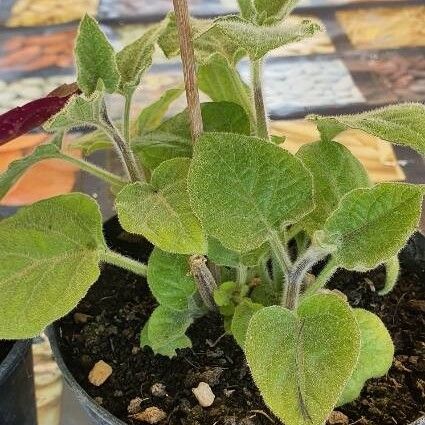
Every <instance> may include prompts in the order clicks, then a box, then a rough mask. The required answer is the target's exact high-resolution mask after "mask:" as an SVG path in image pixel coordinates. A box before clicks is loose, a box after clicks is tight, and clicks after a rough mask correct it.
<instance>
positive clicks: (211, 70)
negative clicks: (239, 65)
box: [198, 53, 253, 117]
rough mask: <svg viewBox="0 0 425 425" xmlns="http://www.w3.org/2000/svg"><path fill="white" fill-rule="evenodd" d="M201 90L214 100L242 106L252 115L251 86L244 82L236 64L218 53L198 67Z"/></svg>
mask: <svg viewBox="0 0 425 425" xmlns="http://www.w3.org/2000/svg"><path fill="white" fill-rule="evenodd" d="M198 84H199V88H200V90H202V91H203V92H204V93H205V94H206V95H208V96H209V97H210V98H211V100H213V101H214V102H222V101H226V102H233V103H236V104H237V105H240V106H242V108H243V109H244V110H245V112H246V114H247V115H248V116H249V117H252V115H253V111H252V100H251V93H250V89H249V87H248V86H247V85H246V84H245V83H244V82H243V80H242V78H241V76H240V74H239V72H238V71H237V70H236V68H235V66H234V65H232V64H230V63H229V62H228V60H227V59H226V58H225V57H224V56H223V55H221V54H220V53H216V54H214V55H212V56H211V57H210V58H209V60H208V61H207V62H205V63H204V64H202V65H200V66H199V68H198Z"/></svg>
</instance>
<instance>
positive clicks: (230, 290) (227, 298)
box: [214, 282, 238, 307]
mask: <svg viewBox="0 0 425 425" xmlns="http://www.w3.org/2000/svg"><path fill="white" fill-rule="evenodd" d="M237 289H238V284H237V283H236V282H223V283H221V284H220V286H219V287H218V288H217V289H216V290H215V291H214V301H215V303H216V304H217V305H218V306H219V307H227V306H230V305H233V297H234V295H235V293H236V292H237Z"/></svg>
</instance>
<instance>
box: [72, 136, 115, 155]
mask: <svg viewBox="0 0 425 425" xmlns="http://www.w3.org/2000/svg"><path fill="white" fill-rule="evenodd" d="M71 146H72V147H73V148H75V149H81V151H82V153H83V155H84V156H88V155H91V154H92V153H94V152H97V151H101V150H106V149H112V148H113V146H114V145H113V143H112V141H111V139H109V137H108V136H107V135H106V134H105V132H104V131H102V130H94V131H91V132H90V133H88V134H84V135H82V136H80V137H78V138H77V139H74V140H73V142H72V145H71Z"/></svg>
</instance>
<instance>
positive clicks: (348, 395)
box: [338, 308, 394, 405]
mask: <svg viewBox="0 0 425 425" xmlns="http://www.w3.org/2000/svg"><path fill="white" fill-rule="evenodd" d="M354 315H355V316H356V320H357V323H358V325H359V328H360V335H361V337H360V339H361V348H360V356H359V360H358V362H357V366H356V368H355V369H354V372H353V375H352V376H351V378H350V380H349V381H348V383H347V385H346V387H345V388H344V392H343V393H342V395H341V398H340V400H339V402H338V405H342V404H346V403H350V402H351V401H353V400H355V399H356V398H357V397H359V396H360V392H361V390H362V388H363V386H364V384H365V382H366V381H367V380H368V379H370V378H379V377H381V376H384V375H385V374H386V373H387V372H388V370H389V369H390V367H391V365H392V362H393V356H394V344H393V342H392V340H391V336H390V334H389V333H388V330H387V328H386V327H385V325H384V324H383V323H382V321H381V319H380V318H379V317H378V316H375V315H374V314H373V313H370V312H369V311H366V310H363V309H360V308H356V309H355V310H354Z"/></svg>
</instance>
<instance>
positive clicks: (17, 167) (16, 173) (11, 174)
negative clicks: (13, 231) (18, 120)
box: [0, 144, 61, 199]
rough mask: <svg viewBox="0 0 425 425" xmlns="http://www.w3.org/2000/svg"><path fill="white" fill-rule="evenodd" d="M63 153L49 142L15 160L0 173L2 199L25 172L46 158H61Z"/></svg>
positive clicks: (0, 194)
mask: <svg viewBox="0 0 425 425" xmlns="http://www.w3.org/2000/svg"><path fill="white" fill-rule="evenodd" d="M60 157H61V153H60V151H59V149H58V148H57V146H55V145H52V144H48V145H42V146H39V147H37V148H36V149H35V150H34V152H33V153H32V154H30V155H28V156H26V157H24V158H22V159H17V160H16V161H13V162H12V163H11V164H10V165H9V167H8V168H7V170H6V171H4V172H3V173H2V174H0V199H2V198H3V197H4V196H5V195H6V194H7V192H9V190H10V189H11V187H12V186H13V185H14V184H15V183H16V182H17V181H18V180H19V178H20V177H21V176H22V175H23V174H25V172H26V171H27V170H28V168H30V167H31V166H33V165H34V164H36V163H37V162H40V161H42V160H44V159H49V158H60Z"/></svg>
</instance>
